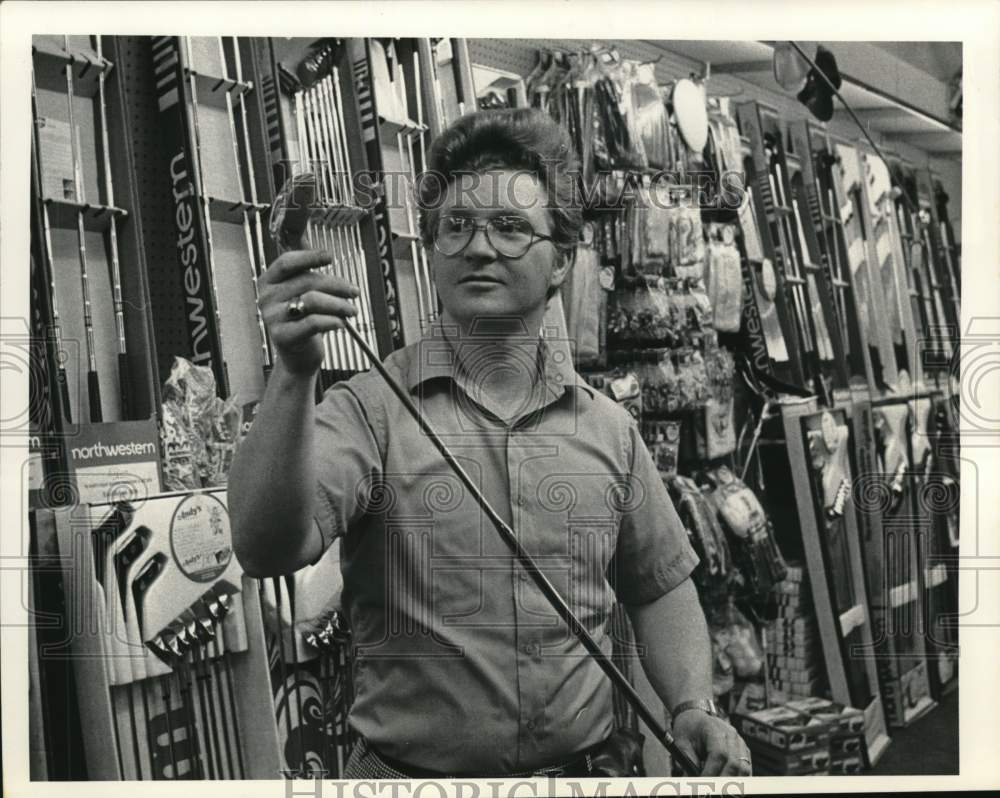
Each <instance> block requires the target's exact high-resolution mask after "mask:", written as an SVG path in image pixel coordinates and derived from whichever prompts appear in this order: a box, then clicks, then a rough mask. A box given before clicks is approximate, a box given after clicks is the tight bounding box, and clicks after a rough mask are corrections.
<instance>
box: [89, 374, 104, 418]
mask: <svg viewBox="0 0 1000 798" xmlns="http://www.w3.org/2000/svg"><path fill="white" fill-rule="evenodd" d="M87 396H88V398H89V399H90V421H91V423H94V424H98V423H100V422H101V421H104V413H103V412H102V411H101V381H100V379H99V378H98V376H97V372H96V371H88V372H87Z"/></svg>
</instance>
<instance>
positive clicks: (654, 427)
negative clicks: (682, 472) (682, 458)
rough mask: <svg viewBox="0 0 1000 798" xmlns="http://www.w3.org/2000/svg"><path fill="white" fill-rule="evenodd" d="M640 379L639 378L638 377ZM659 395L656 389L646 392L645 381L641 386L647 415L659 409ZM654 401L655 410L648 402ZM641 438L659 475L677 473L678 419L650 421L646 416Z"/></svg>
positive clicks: (679, 434) (669, 475)
mask: <svg viewBox="0 0 1000 798" xmlns="http://www.w3.org/2000/svg"><path fill="white" fill-rule="evenodd" d="M640 381H641V378H640ZM661 401H662V400H661V397H660V395H659V391H658V390H650V391H649V392H648V393H647V388H646V385H645V383H643V387H642V406H643V410H644V411H645V412H646V414H648V415H652V414H654V413H655V412H656V411H657V410H659V409H660V402H661ZM653 402H655V403H656V410H654V409H651V408H650V404H651V403H653ZM641 431H642V440H643V441H644V442H645V444H646V448H647V449H649V454H650V456H651V457H652V458H653V462H654V463H655V464H656V470H657V471H658V472H659V474H660V476H661V477H672V476H674V475H676V474H677V450H678V448H679V446H680V440H681V422H680V421H651V420H649V419H648V418H647V419H644V420H643V422H642V427H641Z"/></svg>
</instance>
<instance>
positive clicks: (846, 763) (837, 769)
mask: <svg viewBox="0 0 1000 798" xmlns="http://www.w3.org/2000/svg"><path fill="white" fill-rule="evenodd" d="M864 769H865V762H864V759H863V758H862V757H861V755H860V754H855V755H853V756H848V757H844V758H843V759H831V760H830V769H829V774H830V775H831V776H849V775H851V774H852V773H860V772H861V771H862V770H864Z"/></svg>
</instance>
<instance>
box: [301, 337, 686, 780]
mask: <svg viewBox="0 0 1000 798" xmlns="http://www.w3.org/2000/svg"><path fill="white" fill-rule="evenodd" d="M451 333H452V334H450V335H449V334H446V331H445V330H444V329H443V328H442V326H441V325H438V326H435V327H434V328H433V329H432V333H431V334H430V335H428V336H427V337H425V338H424V340H423V341H421V342H419V343H417V344H413V345H411V346H408V347H405V348H403V349H400V350H397V351H396V352H394V353H393V354H391V355H390V356H389V357H388V358H387V359H386V361H385V366H386V368H387V369H388V371H389V372H390V373H391V374H392V375H393V376H394V377H396V379H397V381H398V382H399V383H400V384H401V385H402V386H403V387H404V389H405V390H407V391H409V394H410V396H411V398H412V399H413V400H414V402H415V403H416V404H417V405H418V406H419V407H420V409H421V410H422V412H423V414H424V417H425V418H426V419H427V420H428V421H429V423H430V425H431V427H432V428H433V429H434V430H435V431H436V432H437V433H438V434H439V435H440V437H441V438H442V439H443V441H444V442H445V443H446V444H447V445H448V447H449V449H450V450H451V451H452V453H453V454H454V455H455V456H456V458H457V459H458V460H459V462H460V463H461V465H462V467H463V468H464V470H465V471H466V472H467V473H468V474H469V475H470V477H471V479H472V480H473V482H474V483H475V484H476V485H477V486H478V488H479V489H480V490H481V491H482V493H483V494H484V495H485V497H486V498H487V499H488V500H489V502H490V504H491V505H492V506H493V508H494V509H495V510H496V511H497V513H498V514H499V515H500V516H501V517H502V518H503V519H504V521H505V522H506V523H507V524H509V525H510V527H511V528H512V529H513V531H514V533H515V534H516V536H517V538H518V540H519V541H520V543H521V544H522V546H523V547H524V548H525V549H526V550H527V551H528V553H529V554H531V555H532V557H533V558H534V559H535V561H536V563H537V564H538V565H539V567H540V568H541V570H542V572H543V573H544V574H545V575H546V576H547V577H548V578H549V580H550V581H551V582H552V583H553V585H554V586H555V587H556V588H557V589H558V590H559V592H560V593H561V595H562V596H563V598H564V599H565V600H566V601H567V602H568V604H569V606H570V607H571V608H572V609H573V611H574V612H575V613H576V615H577V617H578V618H580V620H581V621H582V622H583V623H584V624H585V625H586V626H587V628H588V629H589V630H590V632H591V633H592V634H593V635H594V636H595V637H596V639H597V640H598V641H599V643H600V644H601V647H602V649H603V650H605V652H607V653H610V651H611V647H612V640H611V638H610V636H609V634H610V622H609V619H610V612H611V609H612V604H613V601H614V599H615V598H617V599H618V600H619V601H621V602H622V603H624V604H644V603H648V602H650V601H653V600H655V599H657V598H659V597H660V596H662V595H664V594H665V593H667V592H669V591H670V590H672V589H673V588H674V587H676V586H677V585H678V584H680V583H681V582H683V581H684V580H685V579H686V578H687V577H688V576H689V575H690V573H691V571H692V570H693V569H694V567H695V565H696V564H697V556H696V555H695V553H694V551H693V550H692V548H691V546H690V544H689V543H688V540H687V535H686V533H685V530H684V528H683V526H682V524H681V522H680V520H679V519H678V517H677V514H676V512H675V510H674V507H673V505H672V504H671V501H670V499H669V497H668V495H667V492H666V490H665V488H664V486H663V483H662V480H661V478H660V476H659V475H658V473H657V470H656V467H655V465H654V464H653V461H652V458H651V457H650V455H649V452H648V450H647V449H646V447H645V446H644V445H643V442H642V439H641V437H640V435H639V432H638V429H637V426H636V423H635V421H634V420H633V419H632V417H631V416H630V415H629V414H628V413H627V412H626V411H625V410H623V409H622V408H621V407H620V406H619V405H617V404H616V403H615V402H613V401H612V400H611V399H610V398H608V397H606V396H604V395H603V394H601V393H599V392H597V391H595V390H594V389H593V388H591V387H590V386H589V385H587V383H586V382H585V381H584V380H583V379H582V378H581V377H580V376H579V375H578V374H577V373H576V372H575V371H574V369H573V368H572V365H571V363H570V362H569V358H568V356H567V353H566V352H565V351H561V350H558V349H557V348H556V347H550V346H548V345H547V344H546V342H545V340H544V338H542V339H535V341H534V342H533V343H531V344H529V345H528V346H527V347H526V348H525V358H523V359H521V360H520V361H519V362H521V363H522V364H524V367H526V368H527V367H529V366H528V365H527V364H529V363H533V364H534V367H535V368H537V374H538V376H539V377H540V379H539V381H538V385H539V386H540V390H539V392H538V398H537V400H536V401H534V402H531V403H526V406H525V407H524V408H522V410H523V412H518V413H515V414H514V418H508V419H507V420H506V421H504V420H502V419H501V418H500V417H499V416H497V415H495V414H494V413H492V412H490V410H488V409H487V408H486V407H485V406H484V405H481V404H479V403H478V402H476V401H475V400H474V399H473V398H472V397H473V396H474V395H475V391H474V390H468V389H469V388H470V382H469V380H468V378H466V377H464V376H463V374H464V373H465V372H464V371H463V370H462V369H456V367H455V364H456V362H457V360H456V356H457V353H458V351H459V348H460V347H461V346H462V344H461V342H460V340H457V335H456V332H455V331H451ZM463 363H464V361H463ZM316 423H317V452H318V457H319V464H318V465H319V469H318V473H319V477H318V485H317V498H316V511H315V512H316V522H317V524H318V527H319V529H320V532H321V534H322V536H323V540H324V548H325V547H326V546H329V545H330V544H331V543H332V542H333V540H334V539H335V538H338V537H339V538H342V544H341V545H342V547H343V548H342V554H341V568H342V571H343V576H344V600H345V606H346V608H347V610H348V613H349V617H350V623H351V629H352V634H353V642H354V645H355V650H354V654H355V701H354V704H353V707H352V709H351V717H350V722H351V724H352V726H353V727H354V729H355V730H356V731H357V732H358V733H360V734H362V735H364V736H365V737H366V738H367V739H368V740H369V741H370V742H371V743H372V745H374V746H375V748H377V749H378V750H379V751H381V752H382V753H383V754H385V755H386V756H389V757H391V758H393V759H396V760H398V761H401V762H404V763H408V764H411V765H413V766H416V767H420V768H423V769H429V770H435V771H439V772H445V773H457V774H480V775H492V774H500V773H512V772H519V771H523V770H528V769H533V768H538V767H544V766H546V765H550V764H553V763H556V762H559V761H561V760H564V759H566V758H567V757H569V756H571V755H572V754H574V753H575V752H578V751H580V750H582V749H585V748H587V747H589V746H591V745H594V744H596V743H598V742H600V741H601V740H602V739H603V738H604V737H606V736H607V735H608V734H609V733H610V731H611V730H612V687H611V684H610V682H609V681H608V679H607V677H606V676H605V675H604V674H603V672H602V671H601V670H600V668H599V667H598V666H597V665H596V663H594V662H593V661H592V659H591V658H590V657H589V656H588V654H587V652H586V651H585V650H584V648H583V646H582V645H581V644H580V643H579V642H578V641H577V639H576V638H575V637H574V636H573V635H572V634H571V633H570V632H569V630H568V628H567V627H566V625H565V624H564V623H563V621H562V620H561V619H560V618H559V617H558V616H557V615H556V613H555V611H554V610H553V609H552V607H551V605H550V604H549V603H548V602H547V600H546V598H545V597H544V595H543V594H542V593H541V592H540V590H539V589H538V588H537V586H536V585H535V584H534V583H533V582H532V581H531V578H530V577H529V576H528V575H527V573H526V572H525V571H524V569H523V568H522V567H521V566H520V564H519V563H518V562H517V561H516V559H515V558H514V556H513V555H512V554H511V552H510V550H509V549H508V548H507V546H506V545H505V543H504V542H503V540H502V539H501V537H500V535H499V534H498V532H497V531H496V529H495V528H494V526H493V524H492V523H491V521H490V520H489V518H488V517H487V516H486V515H485V514H484V513H483V511H482V510H481V508H480V507H479V505H478V504H477V503H476V501H475V500H474V498H473V497H472V495H471V494H470V493H469V491H468V490H466V488H465V486H464V485H463V484H462V482H461V481H460V480H459V478H458V477H457V476H456V475H455V473H454V472H453V471H452V469H451V468H450V466H449V465H448V464H447V463H446V462H445V460H444V458H443V457H442V456H441V454H440V453H439V451H438V450H437V449H436V448H435V447H434V445H433V444H432V443H431V441H430V440H429V439H428V437H427V436H426V435H425V433H424V432H423V431H422V430H421V428H420V427H419V425H418V424H417V422H416V421H415V420H414V419H413V417H412V416H411V415H410V413H409V412H408V411H407V409H406V408H405V406H404V405H403V403H402V402H401V401H400V400H399V398H398V397H397V396H396V395H395V394H394V393H393V392H392V390H391V389H390V388H389V387H388V386H387V385H386V383H385V381H384V380H383V379H382V377H381V375H379V374H378V373H377V372H375V371H371V372H366V373H363V374H358V375H356V376H355V377H353V378H351V379H350V380H347V381H346V382H343V383H339V384H337V385H335V386H333V387H332V388H331V389H329V390H328V391H327V392H326V394H325V396H324V398H323V401H322V402H321V403H320V404H319V405H318V407H317V422H316Z"/></svg>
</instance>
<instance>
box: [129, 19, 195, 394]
mask: <svg viewBox="0 0 1000 798" xmlns="http://www.w3.org/2000/svg"><path fill="white" fill-rule="evenodd" d="M118 42H119V44H118V49H119V53H120V58H121V62H122V63H121V70H122V89H123V92H124V99H125V103H126V111H127V118H128V120H129V125H130V128H131V131H130V132H131V134H132V144H133V146H132V155H133V158H134V162H135V165H134V168H135V190H136V197H137V202H138V206H139V207H138V211H139V215H140V217H141V218H142V220H143V239H144V242H143V243H144V244H145V250H146V267H147V271H148V274H147V280H148V285H149V297H150V302H151V304H152V315H153V326H154V328H155V331H156V342H155V346H156V360H157V373H158V375H159V382H160V384H162V383H163V382H164V380H166V378H167V376H169V374H170V366H171V364H172V362H173V357H174V355H181V356H185V357H187V356H190V354H191V351H190V342H189V339H188V335H187V327H186V321H185V318H184V291H183V286H182V284H181V272H180V269H179V268H178V267H177V248H176V246H175V241H174V224H173V221H172V215H173V212H174V209H173V204H172V202H171V200H170V190H169V189H170V180H169V172H168V163H167V159H166V156H167V154H166V152H165V150H164V147H163V144H162V141H161V135H160V133H159V131H160V124H159V109H158V108H157V104H156V85H155V82H154V80H153V55H152V38H151V37H148V36H123V37H120V38H119V40H118Z"/></svg>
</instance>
